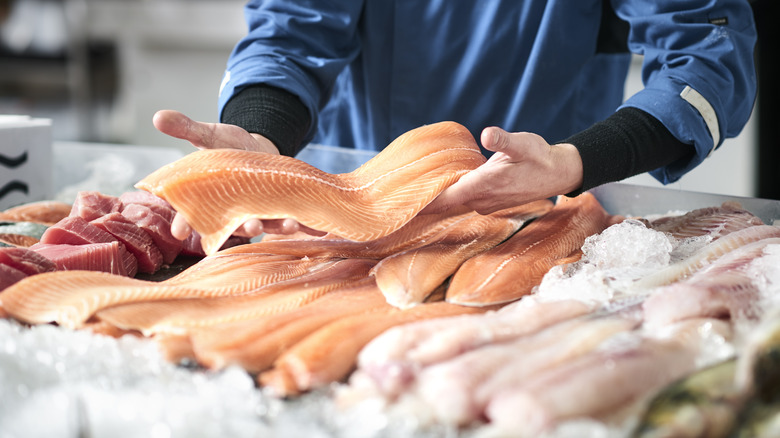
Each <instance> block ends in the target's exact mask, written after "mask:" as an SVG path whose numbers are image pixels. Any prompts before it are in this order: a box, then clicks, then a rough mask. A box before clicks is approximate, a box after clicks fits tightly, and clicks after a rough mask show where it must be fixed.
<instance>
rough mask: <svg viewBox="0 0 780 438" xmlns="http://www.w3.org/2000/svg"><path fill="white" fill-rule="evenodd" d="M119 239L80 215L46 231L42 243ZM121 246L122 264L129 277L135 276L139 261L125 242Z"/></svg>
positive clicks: (108, 241) (86, 242)
mask: <svg viewBox="0 0 780 438" xmlns="http://www.w3.org/2000/svg"><path fill="white" fill-rule="evenodd" d="M117 214H118V213H117ZM120 216H121V215H120ZM117 241H118V240H117V238H116V237H114V236H113V235H112V234H110V233H108V232H106V231H104V230H102V229H100V228H98V227H96V226H95V225H92V224H91V223H89V222H87V221H85V220H84V219H83V218H81V217H80V216H69V217H66V218H65V219H63V220H61V221H59V222H57V223H56V224H54V225H52V226H51V227H49V228H48V229H47V230H46V231H44V233H43V235H42V236H41V241H40V243H41V244H69V245H85V244H89V243H110V242H117ZM119 247H120V254H121V260H122V264H123V265H124V272H126V273H127V276H128V277H134V276H135V274H136V273H137V272H138V261H137V260H136V258H135V256H134V255H133V254H131V253H130V252H129V251H128V250H127V248H126V247H125V245H124V243H122V242H120V245H119Z"/></svg>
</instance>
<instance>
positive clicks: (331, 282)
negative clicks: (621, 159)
mask: <svg viewBox="0 0 780 438" xmlns="http://www.w3.org/2000/svg"><path fill="white" fill-rule="evenodd" d="M407 145H409V146H412V148H411V150H414V153H406V151H407V150H410V149H407V148H406V146H407ZM483 160H484V159H483V158H481V156H480V155H479V154H478V148H477V147H476V145H475V144H474V142H473V139H472V138H471V137H470V135H469V134H468V131H467V130H465V129H464V128H462V127H460V126H457V125H455V124H451V123H445V124H436V125H431V126H428V127H423V128H419V129H418V130H413V131H411V132H410V133H408V134H406V135H404V136H401V137H399V139H398V140H397V141H396V142H394V143H393V144H391V145H390V146H389V147H388V148H387V149H386V150H385V151H383V152H382V153H380V154H378V155H377V157H375V158H374V159H372V160H370V161H369V162H367V163H366V164H365V165H364V166H362V167H361V168H359V169H357V170H356V171H354V172H353V173H351V174H344V175H335V176H334V175H328V174H324V173H323V172H320V171H317V170H316V169H313V168H311V167H310V166H307V165H305V163H301V162H298V161H296V160H294V159H292V158H289V157H269V156H268V155H267V154H258V153H253V152H248V151H229V150H213V151H199V152H197V153H194V154H192V155H191V156H189V157H185V158H184V159H182V160H180V161H179V162H174V163H172V164H171V165H169V166H166V167H164V168H162V169H160V170H159V171H158V172H155V173H154V174H153V175H151V176H150V177H149V178H147V179H145V180H143V181H142V182H140V183H139V187H140V188H142V189H144V190H148V191H149V192H151V193H152V194H153V195H154V196H158V197H159V198H160V199H164V200H165V202H168V203H169V204H170V205H171V206H172V207H173V208H174V209H175V210H176V211H177V212H178V213H180V214H183V215H184V216H185V218H186V220H187V221H188V222H189V223H190V224H191V225H192V226H193V228H194V229H195V230H196V231H197V232H198V233H199V234H200V235H201V236H202V239H203V254H204V256H203V257H202V259H200V260H199V261H198V262H197V263H195V264H194V265H192V266H191V267H190V268H188V269H186V270H184V271H183V272H181V273H179V274H178V275H175V276H173V277H171V278H168V279H166V280H162V281H147V280H142V279H139V278H134V277H133V276H130V275H120V274H117V273H110V272H98V271H85V270H58V271H53V272H43V273H39V274H36V275H31V276H28V277H26V278H24V279H22V280H21V281H18V282H17V283H15V284H13V285H12V286H10V287H8V288H6V289H5V290H4V291H3V292H2V293H0V308H2V310H3V312H5V314H7V316H8V317H11V318H14V319H16V320H18V321H21V322H23V323H27V324H48V323H56V324H57V325H60V326H63V327H67V328H71V329H79V330H91V331H93V332H95V333H102V334H109V335H112V336H137V337H148V338H150V339H151V340H153V341H154V342H156V343H157V344H158V346H159V347H160V349H161V350H162V351H163V352H164V354H165V355H166V357H167V359H168V360H170V361H172V362H175V363H181V362H186V363H189V364H197V365H198V366H201V367H205V368H208V369H213V370H218V369H224V368H226V367H229V366H234V365H239V366H241V367H242V368H243V369H245V370H246V371H247V372H249V373H250V374H251V375H252V376H253V377H254V378H255V380H256V383H257V384H258V385H260V386H262V387H264V388H265V389H266V390H267V391H268V392H269V393H272V394H275V395H276V396H278V397H294V396H296V395H299V394H302V393H305V392H308V391H311V390H314V389H317V388H334V387H335V388H336V389H337V390H338V391H337V394H335V395H336V396H337V399H338V400H339V401H340V402H341V403H343V405H344V406H354V405H355V404H361V403H362V402H364V401H366V400H374V401H376V400H379V401H380V402H381V403H382V404H383V405H384V406H385V407H386V409H387V410H388V411H394V410H397V411H401V412H405V413H406V415H412V416H414V417H416V418H417V419H418V421H419V422H420V424H426V423H430V424H433V423H435V424H446V425H451V426H453V427H457V428H463V429H467V428H470V427H473V426H474V425H478V426H479V428H480V433H485V434H490V433H494V434H496V435H498V436H505V435H507V434H508V435H510V436H540V435H542V434H544V433H555V432H556V431H559V430H561V428H565V427H568V426H569V425H570V424H572V422H575V423H576V422H577V421H586V422H596V423H597V424H600V425H607V426H609V427H612V426H615V427H616V428H617V429H618V430H621V431H624V433H628V432H625V431H627V430H632V431H635V433H637V434H640V433H645V432H647V433H648V434H649V435H648V436H658V435H653V434H654V433H660V434H661V436H669V435H663V433H665V432H664V431H659V430H658V429H663V428H672V432H671V436H684V433H688V431H689V429H690V428H694V429H696V430H695V431H694V432H692V433H693V435H692V436H698V435H696V434H697V433H698V434H699V435H702V434H706V433H712V434H713V435H714V436H718V435H716V433H719V432H720V431H723V432H722V433H723V434H726V433H730V432H729V431H731V430H732V429H733V428H736V427H741V426H737V425H741V424H742V423H744V422H746V421H747V420H744V419H743V417H745V416H748V415H749V414H751V413H753V412H754V411H753V410H752V409H754V407H755V409H759V410H760V411H761V412H762V413H765V412H767V411H768V412H770V414H771V413H772V412H774V413H776V412H777V410H776V409H775V410H774V411H772V407H773V406H775V405H776V403H777V400H776V399H775V397H776V396H774V394H776V393H777V392H778V391H775V390H774V389H767V388H774V387H775V386H776V381H775V379H777V378H778V377H777V373H776V371H774V368H776V367H774V365H773V362H772V361H773V360H774V359H773V357H774V356H772V355H773V354H775V352H774V350H773V348H775V347H774V344H773V342H772V341H771V339H772V338H771V334H772V333H775V332H776V330H775V327H776V325H777V322H776V317H774V316H772V315H773V313H772V312H770V311H768V310H767V309H771V308H772V307H773V306H774V302H775V301H774V300H775V296H776V295H777V294H779V293H780V279H779V278H777V277H778V275H777V273H776V272H777V268H776V266H777V257H778V255H779V254H780V249H778V248H780V245H778V244H779V243H780V240H779V239H780V228H778V227H774V226H769V225H765V224H764V223H763V222H762V221H761V220H760V219H759V218H757V217H756V216H754V215H753V214H751V213H750V212H748V211H746V210H744V209H742V208H741V207H740V206H739V205H736V204H731V203H726V204H724V205H721V206H713V207H711V208H704V209H699V210H694V211H691V212H687V213H685V214H677V215H664V216H662V217H659V218H624V217H621V216H613V215H610V214H608V213H607V212H606V211H605V210H604V209H603V207H602V206H601V205H600V204H599V202H598V201H597V200H596V199H595V197H594V196H593V195H592V194H590V193H587V192H586V193H583V194H581V195H579V196H577V197H574V198H567V197H559V198H558V199H557V200H556V202H555V203H552V202H550V201H547V200H543V201H537V202H533V203H529V204H525V205H521V206H518V207H515V208H511V209H507V210H501V211H497V212H494V213H491V214H486V215H482V214H478V213H477V212H474V211H470V210H467V209H461V210H458V209H455V210H451V211H446V212H441V213H435V214H420V212H421V210H422V209H423V208H424V207H425V205H426V204H427V203H428V202H429V201H430V200H431V199H433V198H434V197H436V196H437V194H438V193H440V192H441V191H442V190H444V189H445V188H446V187H447V186H449V185H451V184H453V183H454V182H455V181H456V180H457V177H453V175H456V176H457V175H462V174H465V173H466V172H468V171H469V170H470V169H473V168H475V167H476V166H478V165H479V164H480V163H481V162H483ZM445 165H446V167H447V170H446V171H442V168H443V166H445ZM214 175H223V176H224V177H223V178H215V177H214ZM258 193H262V196H260V195H258ZM258 199H259V200H260V201H258ZM96 203H97V202H95V204H96ZM318 203H325V204H327V206H328V208H329V209H330V210H327V212H326V213H323V212H322V211H316V212H312V211H313V210H315V209H316V207H313V206H315V205H319V204H318ZM84 204H85V205H83V206H80V207H79V208H78V209H76V210H78V211H82V210H83V211H89V210H90V208H89V207H88V206H87V205H86V203H84ZM89 205H93V204H91V203H90V204H89ZM199 205H200V206H201V207H203V208H200V209H198V208H197V207H198V206H199ZM74 209H75V208H74ZM253 212H254V213H253ZM119 214H121V212H120V213H119ZM287 216H289V217H292V218H294V219H296V220H298V221H299V222H300V223H302V224H304V225H306V226H310V227H312V228H315V229H325V230H326V231H328V232H329V233H328V234H327V235H325V236H323V237H305V238H289V239H284V238H281V239H280V238H274V239H267V240H263V241H260V242H256V243H247V244H242V245H237V246H232V247H230V248H225V249H219V248H220V247H223V245H224V244H225V242H226V241H227V239H228V238H229V236H230V235H231V233H232V232H233V231H235V229H237V228H238V226H240V224H241V223H243V221H245V220H246V219H247V218H249V217H269V218H278V217H287ZM329 217H330V218H331V219H333V221H332V223H331V224H329V225H328V226H327V227H325V228H323V226H319V225H323V223H324V222H323V221H326V220H327V218H329ZM52 228H54V227H52ZM47 232H48V230H47ZM613 234H617V235H619V236H622V240H623V241H626V242H628V244H627V245H624V246H623V247H620V248H612V247H610V248H607V250H606V252H607V253H608V254H606V255H605V254H604V253H603V248H602V246H601V245H597V244H595V243H594V242H595V241H597V240H598V239H602V238H607V237H609V236H611V235H613ZM642 242H645V243H642ZM593 248H601V250H600V251H602V252H601V253H599V252H598V251H595V250H593ZM767 333H770V335H768V334H767ZM730 360H731V361H734V362H735V365H734V366H733V370H734V371H733V373H731V374H729V373H728V372H726V373H725V375H726V376H731V377H730V378H729V377H726V378H725V379H726V380H725V381H729V382H732V383H733V385H732V386H730V387H729V388H727V389H726V390H724V391H726V392H727V393H728V394H727V395H724V396H723V397H722V398H718V399H717V400H716V401H713V403H714V404H716V405H717V406H716V407H715V408H713V412H720V411H725V412H728V413H729V414H730V416H729V415H725V414H717V413H716V414H713V413H712V412H710V410H708V409H709V407H710V406H705V407H701V409H699V406H695V407H691V406H690V405H686V407H685V409H684V412H681V413H678V414H679V417H680V419H679V420H678V421H672V420H667V418H668V417H664V420H663V421H654V420H653V419H654V418H655V417H653V415H656V414H654V413H655V412H661V411H660V410H659V411H657V410H655V409H667V410H668V409H669V408H670V403H668V402H667V403H664V402H655V401H654V402H652V403H649V401H650V398H651V397H652V396H654V395H655V394H657V393H658V392H659V391H660V390H662V389H663V388H665V387H667V386H668V385H670V384H673V383H674V382H676V381H679V379H684V378H686V377H687V376H691V377H690V378H691V379H694V380H696V376H697V374H696V373H698V372H703V371H702V370H706V367H709V366H716V367H717V365H719V364H720V363H721V362H724V361H730ZM727 368H728V367H727ZM757 370H758V371H757ZM721 375H724V373H720V374H718V376H721ZM339 383H341V385H338V384H339ZM334 385H335V386H334ZM680 385H683V387H684V388H689V387H695V385H693V384H692V386H687V385H688V383H681V384H680ZM724 386H725V387H728V386H729V385H727V384H724ZM669 388H672V389H668V391H673V390H677V391H678V392H679V390H680V389H679V388H680V386H679V385H678V386H675V387H669ZM675 388H676V389H675ZM685 391H688V389H685ZM661 394H663V393H661ZM659 397H661V395H659ZM648 403H649V406H650V407H651V408H650V411H648V412H649V413H648V414H647V416H646V417H642V414H641V410H642V408H643V407H644V406H646V405H648ZM654 406H661V408H655V407H654ZM756 406H758V407H756ZM700 411H701V412H700ZM770 414H763V415H764V416H765V417H766V416H767V415H770ZM658 415H661V414H658ZM692 416H693V417H695V418H693V419H691V418H692ZM640 418H645V419H644V420H642V421H640V420H639V419H640ZM675 428H676V429H675ZM686 428H688V429H686ZM724 436H725V435H724Z"/></svg>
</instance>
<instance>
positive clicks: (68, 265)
mask: <svg viewBox="0 0 780 438" xmlns="http://www.w3.org/2000/svg"><path fill="white" fill-rule="evenodd" d="M30 249H32V250H34V251H35V252H37V253H39V254H41V255H43V256H44V257H46V258H48V259H49V260H51V261H53V262H54V263H55V264H56V265H57V269H58V270H61V271H75V270H82V271H101V272H108V273H111V274H116V275H123V276H127V271H126V267H125V264H124V262H123V260H122V256H123V251H124V249H123V247H122V244H121V243H119V242H118V241H113V242H104V243H88V244H84V245H68V244H59V245H56V244H38V245H34V246H32V247H31V248H30ZM124 252H126V251H124Z"/></svg>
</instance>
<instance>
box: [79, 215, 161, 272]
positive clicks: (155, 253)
mask: <svg viewBox="0 0 780 438" xmlns="http://www.w3.org/2000/svg"><path fill="white" fill-rule="evenodd" d="M90 223H91V224H92V225H94V226H96V227H98V228H100V229H102V230H103V231H105V232H107V233H109V234H111V235H112V236H114V237H115V238H116V239H117V240H119V241H120V242H122V243H123V244H124V245H125V247H126V248H127V250H128V251H130V253H131V254H133V256H135V259H136V260H137V261H138V272H144V273H148V274H152V273H155V272H157V271H158V270H159V269H160V267H161V266H162V264H163V256H162V253H161V252H160V249H159V248H158V247H157V245H155V244H154V240H152V238H151V236H149V234H147V233H146V232H145V231H144V230H142V229H141V228H140V227H139V226H138V225H136V224H135V223H133V222H132V221H131V220H130V219H128V218H127V217H125V216H123V215H122V213H119V212H114V213H109V214H105V215H103V216H100V217H99V218H97V219H95V220H93V221H92V222H90Z"/></svg>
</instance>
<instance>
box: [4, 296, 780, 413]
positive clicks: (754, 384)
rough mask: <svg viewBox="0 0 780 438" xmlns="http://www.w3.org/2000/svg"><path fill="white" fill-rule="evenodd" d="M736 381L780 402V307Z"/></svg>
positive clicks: (763, 326)
mask: <svg viewBox="0 0 780 438" xmlns="http://www.w3.org/2000/svg"><path fill="white" fill-rule="evenodd" d="M0 298H2V295H1V294H0ZM736 381H737V386H738V387H739V388H740V390H742V391H744V392H746V393H748V394H751V395H752V397H753V398H754V399H756V400H757V401H759V402H761V403H764V404H778V403H780V308H777V307H775V308H773V309H772V310H771V311H769V312H768V314H767V315H765V317H764V318H763V320H762V321H761V322H760V323H759V324H758V326H757V327H755V328H754V329H753V330H752V331H751V332H750V333H749V335H748V337H747V339H746V341H745V345H744V347H743V348H742V352H741V354H740V357H739V361H738V363H737V377H736Z"/></svg>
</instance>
